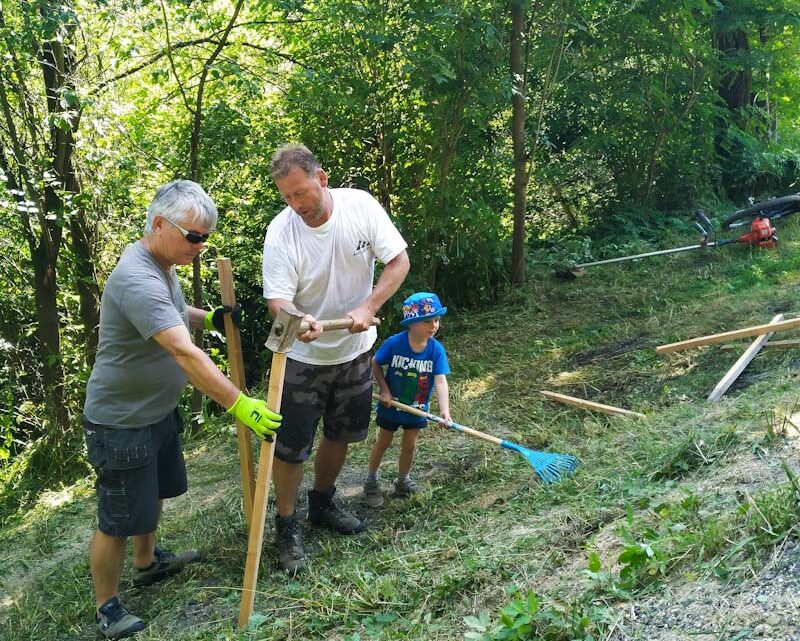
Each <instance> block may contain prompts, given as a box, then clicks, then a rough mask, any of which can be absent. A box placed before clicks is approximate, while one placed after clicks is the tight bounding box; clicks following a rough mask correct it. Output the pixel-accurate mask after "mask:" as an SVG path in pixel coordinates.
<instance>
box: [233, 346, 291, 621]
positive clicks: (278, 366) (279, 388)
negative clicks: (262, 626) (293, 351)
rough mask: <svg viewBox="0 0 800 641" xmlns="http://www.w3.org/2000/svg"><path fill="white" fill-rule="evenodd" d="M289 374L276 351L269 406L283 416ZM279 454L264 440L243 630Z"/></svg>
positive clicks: (241, 611) (247, 568)
mask: <svg viewBox="0 0 800 641" xmlns="http://www.w3.org/2000/svg"><path fill="white" fill-rule="evenodd" d="M285 373H286V354H285V353H279V352H273V353H272V365H271V367H270V371H269V389H268V391H267V407H269V408H270V409H271V410H272V411H274V412H278V413H280V411H281V396H282V395H283V378H284V375H285ZM274 454H275V443H274V442H273V443H268V442H267V441H262V443H261V453H260V456H259V458H258V480H257V481H256V495H255V499H254V501H253V521H252V522H251V523H250V534H249V537H248V540H247V563H246V564H245V568H244V583H243V585H242V601H241V604H240V606H239V627H240V628H243V627H245V626H247V623H248V622H249V621H250V615H251V614H252V613H253V604H254V603H255V599H256V591H255V590H256V584H257V582H258V566H259V563H260V561H261V546H262V545H263V543H264V520H265V519H266V516H267V499H268V498H269V484H270V481H271V480H272V458H273V455H274Z"/></svg>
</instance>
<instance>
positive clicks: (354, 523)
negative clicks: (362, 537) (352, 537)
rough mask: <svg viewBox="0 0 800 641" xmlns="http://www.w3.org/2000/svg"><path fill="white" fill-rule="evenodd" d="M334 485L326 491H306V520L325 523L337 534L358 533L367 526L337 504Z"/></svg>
mask: <svg viewBox="0 0 800 641" xmlns="http://www.w3.org/2000/svg"><path fill="white" fill-rule="evenodd" d="M335 493H336V486H335V485H332V486H331V488H330V489H329V490H327V491H326V492H317V491H316V490H309V491H308V520H309V521H311V522H312V523H313V524H314V525H327V526H329V527H332V528H333V529H334V530H336V531H337V532H338V533H339V534H358V533H359V532H363V531H364V530H365V529H366V528H367V524H366V523H364V521H361V520H360V519H359V518H358V517H357V516H356V515H355V514H353V513H352V512H348V511H347V510H345V509H344V508H342V507H341V506H339V505H338V504H337V503H336V502H335V501H334V500H333V495H334V494H335Z"/></svg>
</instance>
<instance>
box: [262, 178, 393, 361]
mask: <svg viewBox="0 0 800 641" xmlns="http://www.w3.org/2000/svg"><path fill="white" fill-rule="evenodd" d="M329 191H330V194H331V197H332V198H333V214H332V215H331V217H330V219H329V220H327V221H326V222H325V223H324V224H323V225H321V226H319V227H309V226H308V225H306V224H305V223H304V222H303V220H302V218H300V216H298V215H297V214H296V213H295V212H294V210H293V209H292V208H291V207H287V208H286V209H284V210H283V211H282V212H281V213H280V214H278V215H277V216H276V217H275V219H274V220H273V221H272V222H271V223H270V224H269V227H268V228H267V235H266V238H265V239H264V262H263V268H262V269H263V276H264V298H266V299H268V300H269V299H272V298H284V299H286V300H290V301H293V302H294V305H295V307H297V309H298V310H299V311H301V312H303V313H305V314H311V315H312V316H313V317H314V318H316V319H317V320H334V319H338V318H345V317H346V315H347V312H349V311H351V310H353V309H355V308H356V307H358V306H359V305H360V304H361V303H362V302H364V300H365V299H366V298H367V297H368V296H369V295H370V293H371V292H372V286H373V283H372V281H373V278H374V275H375V259H377V260H379V261H381V262H382V263H384V264H385V263H388V262H389V261H391V260H392V259H393V258H395V257H396V256H397V255H398V254H399V253H400V252H402V251H403V250H404V249H405V248H406V246H407V245H406V242H405V241H404V240H403V237H402V236H401V235H400V232H399V231H397V228H396V227H395V226H394V224H393V223H392V221H391V220H390V219H389V215H388V214H387V213H386V211H385V210H384V209H383V207H381V205H380V203H379V202H378V201H377V200H375V199H374V198H373V197H372V196H370V195H369V194H368V193H367V192H365V191H361V190H358V189H331V190H329ZM376 336H377V331H376V330H375V328H374V327H371V328H370V329H369V330H367V331H366V332H359V333H357V334H351V333H350V332H348V331H347V330H336V331H330V332H323V333H322V336H320V337H319V338H318V339H317V340H315V341H313V342H311V343H303V342H301V341H295V342H294V345H293V346H292V351H291V352H290V353H289V356H290V357H291V358H293V359H295V360H298V361H300V362H302V363H310V364H312V365H337V364H339V363H346V362H347V361H350V360H352V359H354V358H355V357H356V356H358V355H360V354H363V353H364V352H366V351H367V350H368V349H370V348H371V347H372V345H373V344H374V343H375V338H376Z"/></svg>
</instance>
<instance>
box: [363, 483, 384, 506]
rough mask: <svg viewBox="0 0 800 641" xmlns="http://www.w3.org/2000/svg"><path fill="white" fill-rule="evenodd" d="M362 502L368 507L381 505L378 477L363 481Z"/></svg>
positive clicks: (381, 496) (381, 498) (381, 494)
mask: <svg viewBox="0 0 800 641" xmlns="http://www.w3.org/2000/svg"><path fill="white" fill-rule="evenodd" d="M364 502H365V503H366V504H367V505H369V506H370V507H380V506H381V505H383V493H382V492H381V487H380V485H379V483H378V479H371V480H369V481H367V482H366V483H364Z"/></svg>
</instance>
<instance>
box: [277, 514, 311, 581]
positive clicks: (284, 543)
mask: <svg viewBox="0 0 800 641" xmlns="http://www.w3.org/2000/svg"><path fill="white" fill-rule="evenodd" d="M275 540H276V541H277V543H278V561H279V562H280V564H281V568H282V569H283V570H285V571H286V572H290V573H291V574H296V573H297V572H299V571H300V570H302V569H303V568H305V567H306V551H305V548H304V547H303V533H302V532H301V531H300V523H299V522H298V520H297V515H296V514H292V515H291V516H280V515H279V514H276V515H275Z"/></svg>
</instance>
